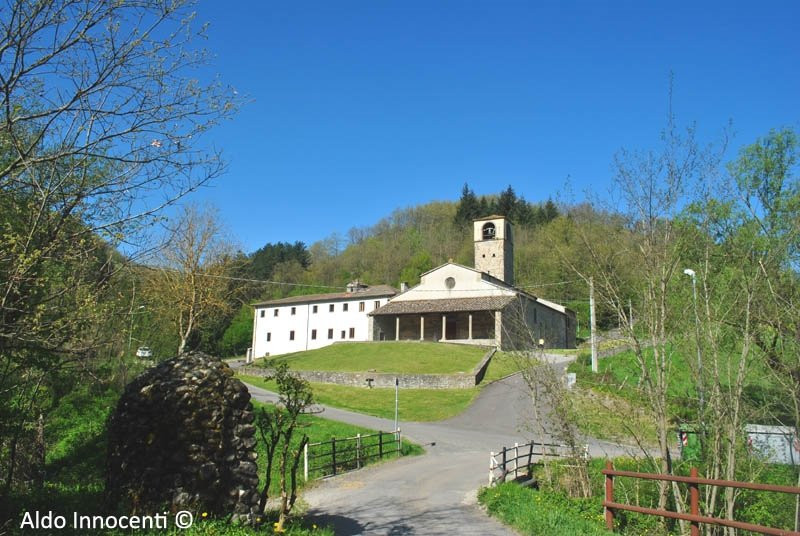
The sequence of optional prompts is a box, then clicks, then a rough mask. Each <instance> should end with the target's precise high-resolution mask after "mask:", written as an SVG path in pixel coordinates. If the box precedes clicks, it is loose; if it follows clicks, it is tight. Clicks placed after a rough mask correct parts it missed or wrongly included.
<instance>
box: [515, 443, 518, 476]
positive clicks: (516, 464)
mask: <svg viewBox="0 0 800 536" xmlns="http://www.w3.org/2000/svg"><path fill="white" fill-rule="evenodd" d="M517 469H519V443H514V479H515V480H516V479H517V477H518V476H519V472H518V471H517Z"/></svg>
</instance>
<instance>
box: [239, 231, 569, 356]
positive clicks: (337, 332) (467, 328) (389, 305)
mask: <svg viewBox="0 0 800 536" xmlns="http://www.w3.org/2000/svg"><path fill="white" fill-rule="evenodd" d="M473 237H474V242H475V265H474V268H470V267H468V266H463V265H460V264H457V263H454V262H448V263H445V264H443V265H441V266H439V267H438V268H434V269H433V270H430V271H428V272H426V273H424V274H422V276H421V281H420V284H419V285H417V286H415V287H413V288H410V289H406V288H405V286H404V288H402V289H401V291H400V292H399V293H398V291H397V290H396V289H394V288H393V287H391V286H388V285H377V286H374V287H369V286H366V285H364V284H362V283H360V282H358V281H354V282H352V283H350V284H349V285H348V286H347V289H346V291H345V292H343V293H329V294H314V295H309V296H294V297H290V298H283V299H278V300H269V301H265V302H261V303H256V304H254V307H255V317H254V319H253V345H252V356H253V357H263V356H275V355H280V354H285V353H289V352H298V351H303V350H312V349H314V348H321V347H323V346H327V345H329V344H333V343H334V342H337V341H350V342H356V341H442V342H453V343H462V344H474V345H480V346H495V347H497V348H500V349H503V350H523V349H530V348H534V347H536V348H574V347H575V330H576V319H575V313H574V312H573V311H571V310H570V309H567V308H566V307H564V306H561V305H558V304H556V303H553V302H550V301H547V300H543V299H541V298H538V297H536V296H534V295H532V294H529V293H527V292H525V291H524V290H522V289H519V288H516V287H515V286H514V240H513V234H512V226H511V223H510V222H509V221H508V220H507V219H506V218H505V217H503V216H489V217H487V218H482V219H479V220H476V221H474V222H473Z"/></svg>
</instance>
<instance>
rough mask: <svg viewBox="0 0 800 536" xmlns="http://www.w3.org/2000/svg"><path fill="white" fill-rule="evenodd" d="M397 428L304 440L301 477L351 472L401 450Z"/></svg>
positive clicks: (319, 476) (322, 476)
mask: <svg viewBox="0 0 800 536" xmlns="http://www.w3.org/2000/svg"><path fill="white" fill-rule="evenodd" d="M401 446H402V442H401V438H400V429H399V428H398V429H397V430H395V431H394V432H382V431H381V432H378V433H375V434H366V435H361V434H358V435H356V436H355V437H344V438H339V439H337V438H335V437H332V438H331V439H330V440H329V441H319V442H316V443H308V444H306V446H305V449H304V451H303V478H304V479H305V480H306V481H308V479H309V478H312V479H314V478H326V477H329V476H336V475H338V474H341V473H346V472H348V471H354V470H356V469H360V468H362V467H363V466H364V465H367V463H369V462H370V461H373V460H376V459H378V460H380V459H383V458H384V457H386V456H389V455H394V454H397V455H399V454H400V452H401Z"/></svg>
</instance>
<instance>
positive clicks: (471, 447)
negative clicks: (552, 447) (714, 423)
mask: <svg viewBox="0 0 800 536" xmlns="http://www.w3.org/2000/svg"><path fill="white" fill-rule="evenodd" d="M549 358H550V359H551V360H552V362H553V366H555V367H558V368H563V367H564V366H566V362H567V361H568V358H565V357H564V356H555V355H553V356H549ZM249 387H250V392H251V394H252V395H253V397H254V398H255V399H256V400H261V401H274V400H275V399H276V396H275V395H274V394H273V393H269V392H268V391H265V390H263V389H259V388H257V387H253V386H249ZM401 396H402V394H401ZM323 409H324V413H323V416H324V417H326V418H330V419H334V420H339V421H344V422H348V423H351V424H355V425H359V426H364V427H367V428H372V429H376V430H378V429H380V430H391V429H392V428H393V427H394V422H393V421H391V420H389V419H381V418H378V417H371V416H368V415H362V414H360V413H354V412H350V411H345V410H341V409H336V408H331V407H323ZM531 414H532V409H531V404H530V398H529V397H528V395H527V393H526V388H525V386H524V382H523V381H522V378H521V377H520V376H519V375H514V376H510V377H508V378H506V379H503V380H500V381H497V382H495V383H493V384H491V385H488V386H487V387H485V388H484V389H483V390H482V391H481V394H480V395H479V396H478V398H477V399H476V400H475V402H474V403H473V404H472V405H471V406H470V407H469V408H468V409H467V410H466V411H464V412H463V413H461V414H460V415H458V416H456V417H454V418H452V419H448V420H445V421H438V422H433V423H416V422H401V424H400V428H401V429H402V431H403V435H404V436H405V437H407V438H409V439H410V440H412V441H414V442H415V443H418V444H420V445H422V446H423V447H424V448H425V450H426V453H425V454H424V455H422V456H413V457H407V458H403V459H401V460H397V461H393V462H390V463H384V464H380V465H374V466H371V467H368V468H366V469H362V470H360V471H355V472H352V473H348V474H346V475H341V476H337V477H335V478H330V479H327V480H324V481H322V482H321V483H320V484H319V485H318V486H316V487H314V488H312V489H310V490H307V491H305V492H304V493H303V499H304V500H305V501H306V502H307V503H308V505H309V512H308V515H309V518H310V519H312V520H314V522H316V523H317V524H326V525H332V526H333V527H334V528H335V530H336V534H337V535H344V536H350V535H359V534H377V535H405V534H420V535H422V534H424V535H435V534H459V535H472V534H475V535H478V534H480V535H487V534H488V535H493V534H498V535H503V534H509V535H510V534H515V533H514V532H513V531H511V530H510V529H508V528H506V527H505V526H503V525H501V524H500V523H498V522H497V521H495V520H494V519H491V518H490V517H488V516H487V515H486V514H484V513H483V511H482V510H481V509H480V508H479V507H478V506H477V499H476V492H477V490H478V488H479V487H480V486H483V485H486V483H487V479H488V469H489V452H490V451H498V450H499V449H500V448H501V447H503V446H512V445H513V444H514V442H518V443H525V442H527V441H528V438H530V437H533V435H532V433H531V432H530V431H528V430H526V427H529V426H530V420H531ZM401 417H402V416H401ZM589 449H590V452H591V454H592V455H593V456H603V455H612V456H615V455H619V454H622V453H624V452H625V451H626V449H623V448H620V447H619V446H616V445H612V444H608V443H605V442H601V441H594V440H590V441H589Z"/></svg>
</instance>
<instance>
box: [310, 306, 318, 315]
mask: <svg viewBox="0 0 800 536" xmlns="http://www.w3.org/2000/svg"><path fill="white" fill-rule="evenodd" d="M317 310H318V308H317V306H316V305H315V306H314V307H312V308H311V312H312V313H314V314H317Z"/></svg>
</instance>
